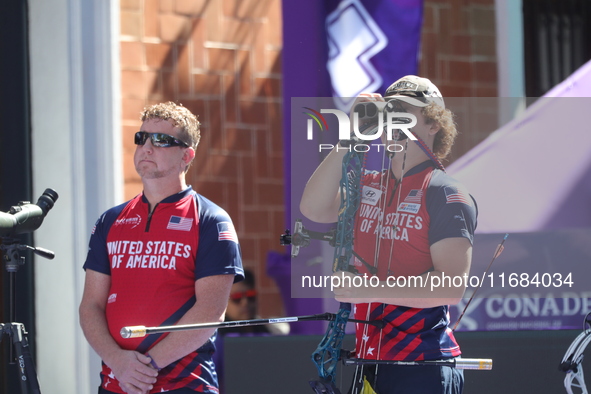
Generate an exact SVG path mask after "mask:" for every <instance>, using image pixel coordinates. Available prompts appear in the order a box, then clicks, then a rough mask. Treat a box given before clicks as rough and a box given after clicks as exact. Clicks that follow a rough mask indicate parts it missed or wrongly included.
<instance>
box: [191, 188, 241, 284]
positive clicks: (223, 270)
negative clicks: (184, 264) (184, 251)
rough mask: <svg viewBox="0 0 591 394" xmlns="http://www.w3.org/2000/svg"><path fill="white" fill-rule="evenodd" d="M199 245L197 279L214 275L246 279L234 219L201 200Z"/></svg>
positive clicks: (236, 279)
mask: <svg viewBox="0 0 591 394" xmlns="http://www.w3.org/2000/svg"><path fill="white" fill-rule="evenodd" d="M198 203H199V206H200V214H199V216H200V219H199V246H198V248H197V257H196V262H195V280H198V279H201V278H204V277H207V276H213V275H234V282H238V281H241V280H242V279H244V270H243V268H242V257H241V252H240V244H239V243H238V236H237V235H236V230H235V229H234V224H233V223H232V219H230V216H229V215H228V214H227V213H226V212H225V211H224V210H223V209H221V208H219V207H217V206H215V205H214V204H213V203H211V202H209V201H207V200H205V199H204V198H200V199H199V202H198Z"/></svg>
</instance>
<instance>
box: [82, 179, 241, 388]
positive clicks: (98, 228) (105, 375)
mask: <svg viewBox="0 0 591 394" xmlns="http://www.w3.org/2000/svg"><path fill="white" fill-rule="evenodd" d="M84 269H90V270H93V271H97V272H101V273H103V274H106V275H110V276H111V288H110V290H109V297H108V301H107V306H106V317H107V322H108V326H109V331H110V333H111V336H112V337H113V339H115V341H116V342H117V344H118V345H119V346H120V347H121V348H123V349H128V350H136V351H138V352H140V353H146V352H147V351H148V350H149V349H150V348H152V347H153V346H154V345H155V344H156V343H157V342H159V341H160V340H162V339H163V338H164V337H165V336H166V335H167V334H157V335H149V336H146V337H144V338H132V339H124V338H122V337H121V335H120V330H121V328H122V327H125V326H138V325H142V326H146V327H154V326H166V325H173V324H175V323H176V322H177V321H178V320H179V319H180V318H181V317H182V316H183V315H184V314H185V313H186V312H187V311H188V310H189V309H190V308H191V307H192V306H193V305H194V304H195V281H196V280H198V279H201V278H204V277H208V276H213V275H234V276H235V281H237V280H241V279H242V278H243V276H244V272H243V269H242V261H241V255H240V246H239V244H238V238H237V236H236V232H235V230H234V226H233V224H232V221H231V219H230V217H229V216H228V214H227V213H226V212H225V211H224V210H223V209H221V208H220V207H219V206H217V205H216V204H214V203H213V202H211V201H209V200H208V199H206V198H204V197H203V196H201V195H199V194H197V193H196V192H194V191H193V190H192V188H191V187H188V188H187V189H185V190H184V191H182V192H180V193H178V194H175V195H172V196H170V197H167V198H166V199H164V200H162V201H161V202H160V203H158V204H157V205H156V206H155V207H154V209H153V211H152V213H149V208H148V202H147V200H146V199H145V197H144V196H143V194H140V195H138V196H137V197H135V198H134V199H132V200H131V201H128V202H126V203H124V204H122V205H119V206H117V207H114V208H112V209H110V210H108V211H107V212H105V213H104V214H103V215H102V216H101V217H100V218H99V220H98V221H97V223H96V225H95V228H94V229H93V231H92V235H91V237H90V246H89V251H88V256H87V259H86V262H85V264H84ZM214 340H215V334H214V336H213V337H212V338H210V340H208V341H207V342H206V343H205V344H204V345H203V346H202V347H201V348H199V349H195V351H193V352H192V353H190V354H189V355H187V356H185V357H184V358H182V359H180V360H178V361H176V362H174V363H172V364H170V365H168V366H167V367H166V368H163V369H162V370H161V371H160V373H159V375H158V381H157V383H156V384H155V385H154V389H153V390H152V391H151V392H152V393H156V392H161V391H169V390H174V389H178V388H191V389H193V390H194V391H196V392H203V393H218V392H219V390H218V388H217V387H218V383H217V376H216V373H215V366H214V364H213V361H212V354H213V352H214V351H215V346H214V345H213V342H214ZM101 379H102V383H101V386H102V387H103V388H105V389H106V390H108V391H112V392H115V393H123V391H122V390H121V388H120V387H119V383H118V382H117V380H116V378H115V376H114V375H113V372H112V371H111V370H110V368H109V367H107V366H106V365H105V364H104V363H103V369H102V372H101Z"/></svg>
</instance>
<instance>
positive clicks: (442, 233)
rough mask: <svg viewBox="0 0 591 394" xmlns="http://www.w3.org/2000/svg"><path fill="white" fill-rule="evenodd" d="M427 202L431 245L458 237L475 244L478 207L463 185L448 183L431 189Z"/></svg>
mask: <svg viewBox="0 0 591 394" xmlns="http://www.w3.org/2000/svg"><path fill="white" fill-rule="evenodd" d="M427 201H428V202H427V210H428V212H429V217H430V226H429V244H430V245H433V244H434V243H436V242H437V241H440V240H442V239H445V238H456V237H463V238H466V239H468V240H469V241H470V243H473V241H474V230H475V229H476V218H477V215H478V207H477V205H476V201H475V200H474V198H473V197H472V196H471V195H470V194H469V193H468V191H467V190H466V189H465V188H464V187H463V186H462V185H461V184H459V183H448V184H443V185H439V186H436V187H433V188H430V189H429V193H428V195H427Z"/></svg>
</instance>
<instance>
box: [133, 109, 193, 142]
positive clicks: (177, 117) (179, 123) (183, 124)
mask: <svg viewBox="0 0 591 394" xmlns="http://www.w3.org/2000/svg"><path fill="white" fill-rule="evenodd" d="M140 119H141V121H142V122H144V121H146V120H147V119H162V120H168V121H170V122H171V123H172V124H174V125H175V126H176V127H178V128H179V129H180V130H181V131H180V133H179V138H180V139H181V140H182V141H183V142H185V143H186V144H187V145H189V146H190V147H192V148H193V149H197V145H199V140H200V139H201V131H200V129H199V126H201V123H199V120H198V119H197V116H195V115H193V113H192V112H191V111H189V110H188V109H187V108H186V107H183V105H182V104H176V103H173V102H172V101H169V102H167V103H159V104H154V105H151V106H149V107H146V108H144V110H143V111H142V113H141V116H140Z"/></svg>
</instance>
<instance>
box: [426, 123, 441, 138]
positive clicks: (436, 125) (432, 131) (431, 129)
mask: <svg viewBox="0 0 591 394" xmlns="http://www.w3.org/2000/svg"><path fill="white" fill-rule="evenodd" d="M439 130H441V126H440V125H439V123H438V122H435V121H433V122H431V124H430V125H429V135H435V134H437V132H438V131H439Z"/></svg>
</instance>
